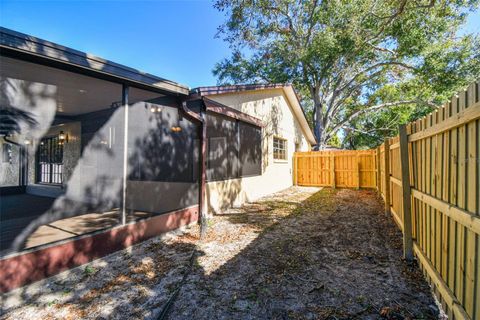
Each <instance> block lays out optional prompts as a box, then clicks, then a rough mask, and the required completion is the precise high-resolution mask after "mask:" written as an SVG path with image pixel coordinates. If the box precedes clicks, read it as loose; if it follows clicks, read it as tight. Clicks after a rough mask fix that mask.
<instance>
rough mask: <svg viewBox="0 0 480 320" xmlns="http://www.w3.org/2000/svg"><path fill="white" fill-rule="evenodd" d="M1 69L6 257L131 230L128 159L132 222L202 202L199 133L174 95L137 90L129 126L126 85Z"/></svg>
mask: <svg viewBox="0 0 480 320" xmlns="http://www.w3.org/2000/svg"><path fill="white" fill-rule="evenodd" d="M0 71H1V73H0V76H1V81H2V84H4V86H5V88H4V89H5V90H3V89H2V95H1V96H0V100H1V101H0V104H1V107H2V110H1V115H2V116H6V117H7V118H8V119H9V120H10V123H9V124H8V126H7V125H5V123H0V151H1V159H0V169H1V170H0V258H2V257H4V256H5V255H8V254H11V253H13V252H15V251H17V250H24V249H31V248H34V247H38V246H41V245H45V244H48V243H53V242H57V241H61V240H65V239H69V238H73V237H78V236H81V235H86V234H90V233H92V232H96V231H99V230H104V229H109V228H112V227H115V226H118V225H119V224H121V222H122V221H121V220H122V219H121V211H122V210H121V209H120V207H121V205H122V193H123V190H122V188H123V181H124V166H125V162H124V161H125V160H124V159H125V155H126V154H127V155H128V158H127V163H128V168H129V171H128V173H127V177H126V181H127V189H128V190H129V193H128V194H127V199H126V204H127V208H128V209H127V210H126V211H127V214H126V222H127V223H129V222H132V221H136V220H139V219H144V218H148V217H150V216H153V215H156V214H162V213H165V212H170V211H173V210H176V209H179V208H185V207H188V206H191V205H193V204H195V202H196V200H197V199H198V194H197V188H198V187H197V183H196V181H195V180H194V179H193V178H192V177H194V176H195V175H196V174H195V172H193V170H195V169H194V168H196V166H194V165H193V162H194V157H193V150H194V149H195V148H196V147H195V146H194V142H195V141H196V140H195V139H196V137H195V135H193V134H191V132H192V131H193V132H195V127H194V126H193V125H192V124H191V123H189V122H187V121H186V120H183V119H182V118H180V117H179V115H178V114H179V113H178V110H177V108H176V106H175V105H172V102H171V99H169V97H168V96H165V95H162V94H159V93H157V92H151V91H146V90H143V89H139V88H133V87H132V88H130V90H129V94H128V102H129V105H130V109H131V111H130V119H131V120H130V124H129V126H128V128H125V108H124V107H123V105H122V85H120V84H118V83H112V82H108V81H105V80H101V79H96V78H91V77H88V76H84V75H80V74H76V73H73V72H69V71H64V70H59V69H55V68H51V67H46V66H42V65H38V64H34V63H30V62H26V61H20V60H16V59H12V58H6V57H2V63H1V64H0ZM18 115H22V117H20V118H19V117H18ZM2 119H3V118H2ZM173 126H177V127H179V128H180V127H181V132H173V131H171V130H170V128H171V127H173ZM127 129H128V132H131V133H132V134H129V135H128V136H126V135H125V131H126V130H127ZM125 139H127V141H125ZM127 145H128V150H125V146H127ZM179 146H180V147H179ZM185 148H187V149H186V150H188V151H185ZM175 149H177V150H180V151H179V152H174V151H171V150H175ZM169 166H170V167H169ZM160 169H161V170H160ZM180 170H181V172H180V173H179V172H178V171H180ZM177 177H179V178H177ZM6 189H8V192H4V191H5V190H6ZM12 190H14V191H13V192H12ZM159 194H160V195H165V198H163V197H159V196H158V195H159ZM166 195H168V196H166ZM144 199H145V200H144ZM29 226H30V227H29ZM27 229H28V230H27ZM26 230H27V231H26ZM22 233H23V234H24V236H22ZM19 239H20V240H21V241H19ZM15 241H17V242H18V243H21V246H20V248H18V247H17V248H16V249H13V248H12V244H13V243H14V242H15Z"/></svg>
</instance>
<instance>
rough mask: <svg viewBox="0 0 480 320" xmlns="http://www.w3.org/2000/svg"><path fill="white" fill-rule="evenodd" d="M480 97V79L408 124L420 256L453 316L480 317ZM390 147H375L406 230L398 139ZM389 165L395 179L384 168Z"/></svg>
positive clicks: (415, 237) (416, 247)
mask: <svg viewBox="0 0 480 320" xmlns="http://www.w3.org/2000/svg"><path fill="white" fill-rule="evenodd" d="M479 92H480V87H479V82H478V81H477V82H475V83H473V84H471V85H470V86H469V87H468V89H467V90H466V91H463V92H460V93H459V94H458V95H456V96H454V97H452V99H451V100H450V101H449V102H448V103H446V104H445V105H444V106H443V107H442V108H439V109H438V110H437V111H435V112H433V113H431V114H429V115H427V116H426V117H424V118H422V119H420V120H417V121H415V122H413V123H410V124H408V125H407V127H406V128H407V135H408V141H409V146H408V147H409V148H408V150H409V158H408V163H409V166H410V172H409V179H410V186H411V193H412V196H411V199H407V200H409V201H411V217H412V226H411V230H410V231H411V232H412V237H413V245H414V252H415V255H416V256H417V258H418V259H419V262H420V265H421V267H422V269H423V270H424V273H425V275H426V277H427V279H428V280H429V282H431V283H432V285H433V286H434V292H435V293H436V294H437V296H438V297H439V300H440V301H441V303H442V305H443V306H444V307H445V308H446V312H447V314H448V315H449V316H450V317H451V318H452V319H480V203H479V202H480V190H479V189H480V188H479V185H480V160H479V155H480V126H479V122H480V101H479V95H480V94H479ZM386 142H388V143H389V144H390V147H389V148H388V150H387V151H385V145H381V146H380V147H378V148H377V152H378V160H377V162H379V164H380V165H379V166H378V172H377V175H378V177H377V179H379V180H378V181H380V183H379V186H378V191H379V192H380V193H381V195H382V198H383V199H384V200H386V201H388V204H387V203H386V208H387V207H390V208H391V212H392V215H393V218H394V220H395V222H396V223H397V224H399V227H400V229H401V230H402V231H403V232H406V231H407V230H404V229H405V226H404V216H403V215H404V213H403V208H402V206H400V204H401V203H402V200H403V199H402V187H401V186H402V176H399V175H398V172H399V171H398V169H399V168H401V164H402V162H401V159H400V157H399V154H398V153H397V152H396V147H397V143H398V137H395V138H392V139H390V140H389V141H386ZM388 143H386V145H387V146H388ZM387 160H388V163H389V165H390V168H391V171H390V172H391V176H390V175H387V176H385V169H384V168H383V167H384V166H382V162H386V161H387ZM404 161H405V160H404ZM403 179H405V178H403ZM384 180H385V182H383V181H384ZM388 186H390V187H391V191H390V193H389V194H388V195H389V196H390V197H388V196H387V192H388ZM389 198H390V200H389Z"/></svg>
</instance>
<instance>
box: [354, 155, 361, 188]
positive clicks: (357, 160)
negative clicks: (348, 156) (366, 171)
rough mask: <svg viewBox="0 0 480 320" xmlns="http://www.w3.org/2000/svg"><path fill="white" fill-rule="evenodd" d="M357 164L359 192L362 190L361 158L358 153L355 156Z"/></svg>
mask: <svg viewBox="0 0 480 320" xmlns="http://www.w3.org/2000/svg"><path fill="white" fill-rule="evenodd" d="M355 162H356V163H357V165H356V167H357V190H359V189H360V156H359V155H358V153H357V154H356V156H355Z"/></svg>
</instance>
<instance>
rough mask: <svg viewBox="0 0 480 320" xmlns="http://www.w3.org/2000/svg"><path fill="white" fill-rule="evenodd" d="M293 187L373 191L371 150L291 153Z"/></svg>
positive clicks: (373, 155) (374, 174) (374, 185)
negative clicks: (292, 154)
mask: <svg viewBox="0 0 480 320" xmlns="http://www.w3.org/2000/svg"><path fill="white" fill-rule="evenodd" d="M293 164H294V171H295V174H294V179H295V181H294V183H295V184H297V185H301V186H331V187H333V188H335V187H350V188H375V187H376V186H377V182H376V180H377V173H376V172H377V170H376V153H375V150H365V151H356V150H352V151H350V150H349V151H313V152H295V154H294V158H293Z"/></svg>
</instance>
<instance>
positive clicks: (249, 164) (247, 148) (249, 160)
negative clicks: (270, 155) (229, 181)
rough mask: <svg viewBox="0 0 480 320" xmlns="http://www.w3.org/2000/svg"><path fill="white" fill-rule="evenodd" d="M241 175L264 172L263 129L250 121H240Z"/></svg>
mask: <svg viewBox="0 0 480 320" xmlns="http://www.w3.org/2000/svg"><path fill="white" fill-rule="evenodd" d="M239 131H240V175H241V176H242V177H245V176H255V175H260V174H262V130H261V129H260V128H259V127H256V126H253V125H250V124H248V123H244V122H239Z"/></svg>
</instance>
